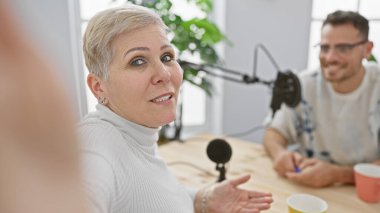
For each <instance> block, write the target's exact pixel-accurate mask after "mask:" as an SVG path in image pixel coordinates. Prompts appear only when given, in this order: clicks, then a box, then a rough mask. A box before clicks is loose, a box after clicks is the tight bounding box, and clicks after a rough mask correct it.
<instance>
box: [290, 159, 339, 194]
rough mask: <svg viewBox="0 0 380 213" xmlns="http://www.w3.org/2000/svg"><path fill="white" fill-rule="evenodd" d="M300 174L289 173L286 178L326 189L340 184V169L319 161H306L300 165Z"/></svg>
mask: <svg viewBox="0 0 380 213" xmlns="http://www.w3.org/2000/svg"><path fill="white" fill-rule="evenodd" d="M299 167H300V170H301V171H300V172H299V173H296V172H287V173H286V174H285V176H286V177H287V178H288V179H289V180H291V181H294V182H297V183H300V184H303V185H307V186H312V187H324V186H329V185H332V184H334V183H337V182H339V180H338V178H339V173H340V172H339V167H338V166H336V165H333V164H330V163H327V162H324V161H321V160H318V159H315V158H313V159H305V160H303V161H302V163H301V164H300V165H299Z"/></svg>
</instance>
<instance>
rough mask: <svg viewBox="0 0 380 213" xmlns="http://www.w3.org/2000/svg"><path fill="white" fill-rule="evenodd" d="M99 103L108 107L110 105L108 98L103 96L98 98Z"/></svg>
mask: <svg viewBox="0 0 380 213" xmlns="http://www.w3.org/2000/svg"><path fill="white" fill-rule="evenodd" d="M98 102H99V104H102V105H106V104H107V103H108V100H107V98H106V97H102V96H101V97H99V98H98Z"/></svg>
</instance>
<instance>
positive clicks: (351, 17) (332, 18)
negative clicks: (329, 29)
mask: <svg viewBox="0 0 380 213" xmlns="http://www.w3.org/2000/svg"><path fill="white" fill-rule="evenodd" d="M327 24H331V25H332V26H337V25H343V24H352V26H354V27H355V28H356V29H357V30H359V32H360V34H361V35H362V36H363V38H364V39H366V40H368V33H369V24H368V20H367V19H366V18H365V17H364V16H362V15H360V14H359V13H357V12H352V11H342V10H337V11H335V12H333V13H330V14H329V15H328V16H327V18H326V19H325V20H324V21H323V24H322V28H323V27H324V26H325V25H327Z"/></svg>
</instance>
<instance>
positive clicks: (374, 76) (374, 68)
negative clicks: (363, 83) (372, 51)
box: [363, 62, 380, 82]
mask: <svg viewBox="0 0 380 213" xmlns="http://www.w3.org/2000/svg"><path fill="white" fill-rule="evenodd" d="M363 66H364V68H365V70H366V72H367V74H368V75H369V79H371V80H372V81H377V82H380V66H379V64H377V63H374V62H366V63H365V64H363Z"/></svg>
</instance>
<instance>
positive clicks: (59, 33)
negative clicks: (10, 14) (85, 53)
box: [8, 0, 87, 118]
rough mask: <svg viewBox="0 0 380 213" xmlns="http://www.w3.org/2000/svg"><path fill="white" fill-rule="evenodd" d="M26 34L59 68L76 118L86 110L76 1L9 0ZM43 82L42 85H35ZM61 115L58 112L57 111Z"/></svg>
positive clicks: (77, 4) (59, 73)
mask: <svg viewBox="0 0 380 213" xmlns="http://www.w3.org/2000/svg"><path fill="white" fill-rule="evenodd" d="M8 2H10V3H11V6H12V8H13V11H14V14H15V15H16V16H17V17H18V21H19V22H20V23H21V24H22V28H23V30H24V32H25V33H26V34H27V35H26V36H27V37H29V38H30V39H31V40H32V41H34V42H35V45H36V46H37V47H38V48H40V49H41V51H42V52H43V54H45V55H46V56H47V57H49V60H50V61H52V62H53V63H55V65H56V66H57V67H58V70H57V72H58V76H59V77H60V78H61V81H62V82H63V85H65V87H66V89H67V92H68V93H69V96H70V97H71V101H72V106H73V108H74V109H75V111H76V113H77V118H79V116H81V115H83V113H84V112H86V110H87V106H86V102H85V101H80V100H81V99H82V98H83V97H85V90H84V80H83V74H82V73H83V71H82V61H81V60H80V59H81V57H82V56H81V52H80V46H81V45H80V23H79V22H78V20H79V19H78V18H79V3H78V1H76V0H9V1H8ZM36 83H40V82H36ZM58 113H59V112H58Z"/></svg>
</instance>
